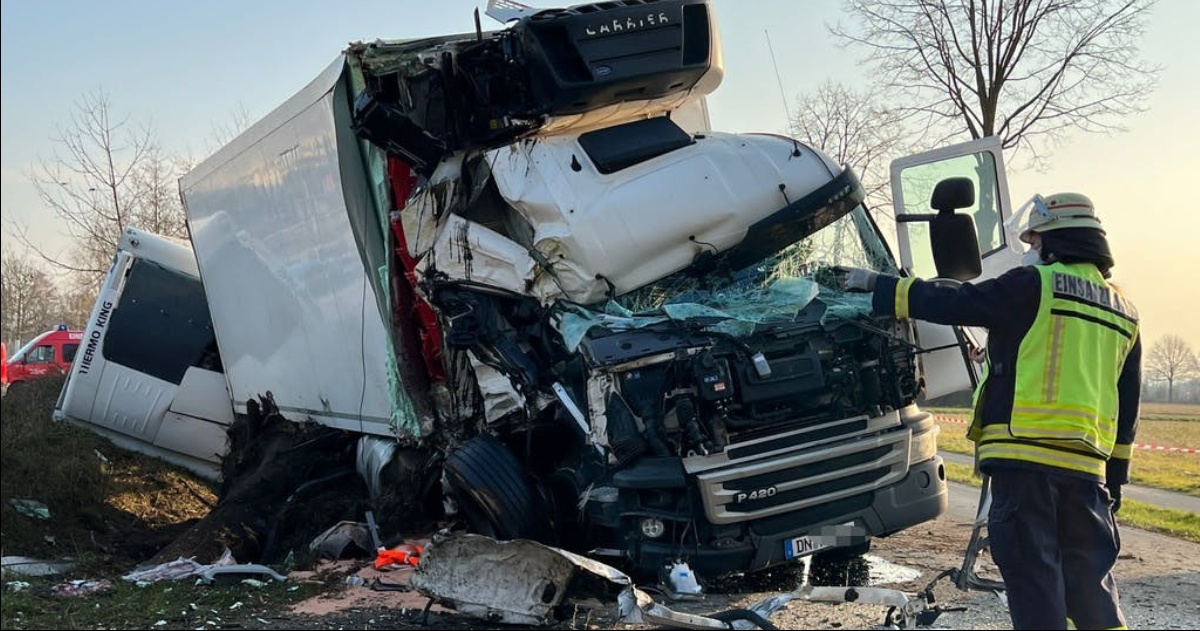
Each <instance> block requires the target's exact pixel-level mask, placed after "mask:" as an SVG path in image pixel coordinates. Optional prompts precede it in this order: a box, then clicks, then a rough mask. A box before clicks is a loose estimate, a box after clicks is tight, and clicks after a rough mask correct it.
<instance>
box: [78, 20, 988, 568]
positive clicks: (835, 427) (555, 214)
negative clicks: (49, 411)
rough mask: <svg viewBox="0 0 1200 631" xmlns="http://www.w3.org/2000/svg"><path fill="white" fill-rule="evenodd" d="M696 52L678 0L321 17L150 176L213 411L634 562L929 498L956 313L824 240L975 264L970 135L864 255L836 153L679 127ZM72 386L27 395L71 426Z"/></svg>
mask: <svg viewBox="0 0 1200 631" xmlns="http://www.w3.org/2000/svg"><path fill="white" fill-rule="evenodd" d="M722 72H723V69H722V64H721V56H720V46H719V39H718V34H717V29H716V24H715V22H714V20H713V15H712V9H711V7H710V6H709V5H708V4H707V3H706V2H704V1H702V0H659V1H655V2H604V3H598V4H589V5H580V6H577V7H572V8H569V9H561V10H559V9H555V10H544V11H538V12H533V13H527V14H523V15H519V16H516V17H515V18H514V19H513V20H512V21H510V22H509V23H508V24H507V25H506V27H505V28H503V29H501V30H498V31H493V32H483V31H480V30H478V27H477V30H476V32H472V33H468V34H464V35H457V36H448V37H438V38H432V39H423V40H412V41H376V42H373V43H366V44H354V45H351V46H350V47H349V48H348V49H347V50H346V51H345V53H344V54H343V55H341V56H340V57H339V58H338V59H337V60H335V61H334V62H333V63H332V64H331V65H330V66H329V67H328V68H327V69H326V70H325V71H324V72H323V73H321V75H320V76H318V77H317V78H316V79H315V80H314V81H313V82H312V83H310V84H309V85H308V86H307V87H305V88H304V89H303V90H301V91H300V92H299V93H297V94H296V95H295V96H293V97H292V98H291V99H289V100H288V101H287V102H285V103H284V104H283V105H281V106H280V107H279V108H277V109H276V110H275V111H273V112H272V113H271V114H269V115H268V116H267V117H265V118H264V119H263V120H261V121H259V122H257V123H256V124H254V125H253V126H252V127H251V128H249V129H248V130H247V131H246V132H244V133H243V134H241V135H240V136H239V137H237V138H236V139H235V140H233V141H232V142H230V143H229V144H228V145H226V146H225V147H223V148H221V149H220V150H219V151H217V152H216V153H215V154H214V155H213V156H211V157H210V158H208V159H207V160H205V161H204V162H203V163H201V164H200V165H198V166H197V167H196V168H195V169H194V170H193V171H192V172H190V173H188V174H187V175H186V176H185V177H184V178H183V179H182V181H181V185H180V187H181V195H182V198H183V201H184V204H185V208H186V214H187V219H188V225H189V229H190V233H191V243H192V246H193V248H194V252H195V257H196V262H197V263H198V269H199V276H200V279H201V280H202V281H203V290H204V293H205V295H206V297H207V309H208V311H209V312H210V313H211V324H212V332H213V333H214V334H215V339H216V343H217V346H218V347H219V351H220V352H219V359H220V364H221V368H222V369H223V375H224V378H225V383H226V385H227V387H228V400H230V401H231V402H232V411H233V413H234V414H235V415H245V414H247V412H248V409H249V408H250V407H252V405H253V403H254V401H255V399H257V398H259V397H262V396H264V395H268V394H269V396H270V397H271V399H272V400H273V402H274V404H276V405H277V406H278V410H279V412H280V413H282V414H283V415H284V416H286V417H288V418H289V419H291V420H294V421H297V422H306V421H313V422H316V423H319V424H322V425H325V426H328V427H334V428H340V429H341V430H345V431H347V432H351V433H352V434H354V435H356V436H359V437H360V438H359V440H358V448H357V466H358V469H359V473H360V474H362V476H363V477H364V479H366V480H367V481H368V486H369V487H370V488H371V489H372V490H374V491H378V490H379V489H381V488H386V486H387V485H388V484H389V471H390V469H389V463H390V462H392V461H394V460H395V459H396V458H398V457H399V456H398V455H397V454H402V453H426V454H428V453H432V454H439V456H438V457H435V458H434V459H433V461H432V464H431V465H430V466H431V467H436V468H438V470H439V471H440V479H441V483H440V485H439V488H436V489H433V491H432V492H433V493H434V494H435V495H439V496H440V498H441V499H442V500H443V502H442V504H443V506H444V509H445V511H446V512H447V513H448V514H450V515H457V516H459V517H461V518H462V519H463V520H464V521H466V522H467V523H468V524H469V525H470V527H471V529H472V530H474V531H476V532H480V533H484V534H488V535H492V536H495V537H498V538H503V539H513V538H531V539H536V540H540V541H543V542H547V543H551V544H555V545H559V546H563V547H566V548H569V549H573V550H579V551H583V552H586V553H589V554H592V555H596V556H600V557H609V558H615V559H620V560H624V561H627V562H628V563H629V565H630V566H631V567H633V568H634V569H635V570H637V571H639V572H647V573H649V572H657V571H658V570H659V569H660V568H662V567H663V565H664V564H667V563H670V562H672V561H674V560H677V559H683V560H686V561H687V562H688V563H690V564H691V566H692V567H693V568H694V569H695V570H696V571H697V572H699V573H701V574H704V573H709V574H719V573H726V572H734V571H753V570H758V569H762V568H766V567H768V566H771V565H774V564H778V563H783V562H787V561H789V560H791V559H797V558H800V557H803V556H807V555H810V554H813V553H817V552H820V551H822V550H827V549H832V548H844V549H850V550H862V549H864V548H865V545H866V544H867V542H869V540H870V538H872V537H881V536H886V535H888V534H891V533H895V532H897V531H900V530H903V529H905V528H908V527H911V526H913V525H916V524H919V523H922V522H925V521H927V520H931V519H934V518H935V517H937V516H938V515H939V514H941V513H942V512H943V511H944V510H945V507H946V501H947V496H946V493H947V491H946V483H945V476H944V472H943V468H942V461H941V459H940V458H939V457H938V456H937V446H936V436H937V426H936V425H935V423H934V422H933V419H932V417H931V416H930V415H929V414H928V413H926V412H923V411H921V410H920V409H919V408H918V407H917V405H916V404H915V400H916V399H917V398H918V396H919V394H920V393H921V392H922V389H923V388H924V389H925V390H926V394H928V395H930V396H934V395H936V394H942V393H946V392H952V391H955V390H958V389H962V388H966V387H969V385H970V384H969V381H968V372H967V371H966V370H965V367H964V363H965V361H966V360H965V355H964V352H963V349H962V345H961V343H960V342H961V341H962V335H963V332H956V331H952V330H951V329H948V328H946V327H927V328H926V329H924V330H922V331H920V332H919V333H918V332H916V331H914V330H913V328H912V326H913V325H912V324H910V323H907V322H897V321H894V320H891V319H888V318H877V317H873V316H871V315H870V310H869V303H868V299H867V298H866V297H864V296H861V295H853V294H843V293H841V292H840V291H838V290H837V289H836V287H837V283H836V282H835V280H834V279H835V276H836V273H837V271H836V267H837V266H838V265H854V266H863V267H871V268H874V269H878V270H881V271H886V272H891V273H897V272H898V270H899V269H901V268H902V267H903V268H904V269H906V270H908V271H910V272H911V271H914V270H916V271H919V272H926V273H925V274H924V275H926V276H927V277H932V276H938V275H940V276H947V277H951V278H957V279H958V280H965V279H969V278H971V277H974V276H976V275H979V274H980V271H981V270H980V266H979V262H980V256H979V248H978V247H977V243H979V242H982V243H983V244H984V248H983V249H984V251H985V257H984V265H983V272H984V275H991V274H993V273H995V272H994V270H993V269H992V268H993V267H996V266H995V265H993V264H992V263H991V262H990V261H996V260H1006V261H1007V259H1008V258H1009V254H1011V252H1012V250H1010V249H1009V248H1008V247H1007V246H1006V243H1008V242H1010V240H1009V239H1008V238H1006V235H1005V234H1004V233H1003V231H1002V230H1001V227H1000V226H1001V220H1002V215H1004V214H1005V213H1006V210H1005V209H1006V208H1007V193H1006V190H1005V187H1004V182H1003V168H1002V160H1001V158H1000V149H999V146H998V145H997V144H996V143H994V142H989V141H985V142H980V143H971V144H969V145H964V146H959V147H953V148H950V149H947V150H943V151H942V152H939V153H935V154H928V155H924V156H918V157H915V158H912V159H910V160H909V161H908V162H904V163H898V165H899V166H898V167H897V169H898V170H894V173H893V180H894V182H893V186H894V188H895V201H896V204H897V213H898V215H900V216H902V218H907V219H909V220H912V221H908V222H905V223H901V224H900V248H901V255H902V259H903V260H902V261H901V262H897V261H896V260H895V258H894V257H893V255H892V254H891V252H890V251H889V249H888V246H887V245H886V242H885V240H884V239H883V237H882V234H881V232H880V230H879V229H878V227H877V226H876V225H875V223H874V222H873V220H872V218H871V215H870V213H869V212H868V210H867V208H866V207H865V206H864V205H863V198H864V193H863V189H862V187H861V186H860V184H859V182H858V180H857V178H856V177H855V174H854V172H853V170H852V169H851V168H850V167H848V166H843V165H838V164H836V163H834V162H833V161H832V160H831V159H830V158H829V157H828V156H826V155H824V154H823V153H822V152H821V151H819V150H817V149H815V148H813V147H810V146H807V145H805V144H803V143H801V142H798V141H796V140H794V139H791V138H787V137H782V136H778V135H771V134H729V133H721V132H716V131H712V130H711V129H710V128H709V123H708V116H707V110H706V108H705V103H704V97H705V96H706V95H708V94H710V93H711V92H712V91H713V90H715V89H716V87H717V86H718V85H719V83H720V80H721V76H722ZM953 176H960V179H958V180H952V181H947V182H943V180H946V179H947V178H951V177H953ZM962 177H965V178H966V180H963V179H962ZM967 180H969V181H967ZM964 182H965V184H966V186H965V188H964V187H963V184H964ZM955 184H956V185H955ZM943 185H944V186H943ZM935 187H937V191H938V193H937V194H936V195H935V194H934V193H935ZM975 190H978V191H979V196H978V197H979V199H978V201H976V200H975V195H974V191H975ZM931 199H932V200H933V210H936V211H937V214H936V215H921V216H912V215H906V214H905V211H904V208H905V207H906V203H907V207H909V208H912V209H914V210H918V209H919V210H920V211H922V212H929V210H930V204H931ZM939 199H940V201H939ZM972 218H973V219H974V221H971V219H972ZM913 221H920V222H922V223H914V222H913ZM926 225H928V230H927V233H926V232H923V231H919V230H915V228H918V227H919V228H922V229H924V228H925V226H926ZM910 233H911V234H910ZM925 240H928V241H929V242H930V243H931V244H932V249H930V248H929V246H927V245H925V244H924V243H923V241H925ZM989 257H990V260H989ZM934 261H936V268H937V269H936V270H935V269H933V266H932V262H934ZM923 268H924V269H923ZM939 272H940V274H939ZM102 300H105V298H104V297H102ZM111 302H112V303H113V304H115V305H117V307H116V313H119V312H120V310H121V309H123V308H124V307H123V306H121V305H120V304H119V302H118V300H117V299H115V298H114V299H113V300H111ZM166 308H167V309H169V307H166ZM113 317H114V318H115V317H116V316H115V315H114V316H113ZM93 324H94V323H93ZM90 331H91V329H89V334H90ZM212 356H213V357H216V356H217V355H216V354H215V353H214V354H213V355H212ZM186 361H187V362H192V361H193V358H190V357H189V358H187V360H186ZM189 365H190V364H189ZM79 369H80V367H79V365H78V362H77V365H76V367H75V370H74V371H73V374H72V376H71V381H72V382H74V381H76V380H77V379H78V376H77V375H76V374H75V373H77V372H78V371H79ZM930 375H936V378H932V379H931V378H929V376H930ZM184 379H186V375H184ZM73 385H74V384H73V383H70V382H69V383H68V386H67V389H66V390H64V401H63V402H62V403H60V412H62V411H63V410H67V411H68V413H66V414H63V416H66V417H68V418H72V419H74V420H77V421H80V422H85V423H92V424H96V423H97V421H96V417H94V416H91V413H90V412H88V411H86V410H85V408H87V409H88V410H90V409H94V408H96V406H99V405H100V404H99V402H98V400H97V401H94V402H91V406H90V407H88V406H84V407H79V406H77V407H76V408H75V409H79V410H84V411H80V412H77V413H76V412H69V410H70V409H72V408H71V405H72V403H71V399H72V397H73V396H83V397H85V398H86V397H88V396H92V397H93V398H94V396H95V395H94V393H93V394H88V393H82V394H76V395H73V394H72V386H73ZM76 390H78V389H76ZM116 431H121V430H120V429H117V430H116ZM134 440H140V441H143V442H146V441H147V440H151V439H147V438H146V437H141V438H138V437H135V438H134ZM172 449H175V448H174V447H172V446H171V445H167V446H164V447H159V448H158V450H159V451H171V450H172ZM206 449H207V447H206ZM422 462H424V461H422Z"/></svg>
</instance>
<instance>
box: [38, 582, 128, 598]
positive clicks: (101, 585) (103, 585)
mask: <svg viewBox="0 0 1200 631" xmlns="http://www.w3.org/2000/svg"><path fill="white" fill-rule="evenodd" d="M112 591H113V584H112V581H110V580H108V579H106V578H102V579H77V580H73V581H66V582H63V583H59V584H57V585H55V586H53V587H51V588H50V593H51V594H53V595H55V596H61V597H66V598H82V597H84V596H96V595H99V594H107V593H110V592H112Z"/></svg>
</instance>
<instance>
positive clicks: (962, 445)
mask: <svg viewBox="0 0 1200 631" xmlns="http://www.w3.org/2000/svg"><path fill="white" fill-rule="evenodd" d="M931 411H932V412H934V413H936V414H944V415H947V416H954V417H957V418H961V419H966V418H967V417H968V415H969V413H970V411H969V410H966V409H963V408H940V409H936V410H931ZM939 425H940V426H941V428H942V433H941V434H940V435H939V436H938V447H939V448H940V449H944V450H946V451H952V452H955V453H960V454H968V455H970V454H973V453H975V447H974V444H973V443H971V441H969V440H967V426H966V425H964V424H960V423H949V422H939ZM1136 442H1138V443H1139V444H1147V445H1167V446H1171V447H1190V448H1193V449H1200V405H1180V404H1165V403H1160V404H1153V403H1152V404H1148V405H1147V406H1146V407H1144V408H1143V410H1142V421H1141V424H1140V425H1139V427H1138V435H1137V441H1136ZM1130 469H1131V472H1130V479H1131V481H1132V482H1133V483H1134V484H1141V485H1143V486H1149V487H1154V488H1157V489H1163V490H1166V491H1176V492H1179V493H1187V494H1189V495H1196V496H1200V454H1186V453H1178V452H1167V451H1151V450H1143V449H1137V450H1134V453H1133V462H1132V464H1131V466H1130Z"/></svg>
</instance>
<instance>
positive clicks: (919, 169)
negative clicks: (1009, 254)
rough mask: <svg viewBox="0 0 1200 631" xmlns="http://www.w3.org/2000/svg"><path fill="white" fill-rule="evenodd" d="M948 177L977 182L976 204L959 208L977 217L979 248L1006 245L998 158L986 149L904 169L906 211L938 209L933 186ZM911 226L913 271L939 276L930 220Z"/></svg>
mask: <svg viewBox="0 0 1200 631" xmlns="http://www.w3.org/2000/svg"><path fill="white" fill-rule="evenodd" d="M948 177H968V178H971V180H973V181H974V183H975V205H974V206H971V207H969V208H963V209H961V210H958V211H957V212H959V213H962V214H967V215H970V216H971V217H972V218H973V219H974V220H975V230H976V233H977V234H978V236H979V252H980V253H981V254H983V255H984V256H987V255H988V254H989V253H992V252H995V251H997V250H1000V249H1001V248H1003V247H1005V241H1004V231H1003V229H1002V228H1003V226H1002V223H1003V222H1002V221H1001V219H1000V193H999V191H1000V188H999V182H998V178H997V176H996V161H995V159H994V158H993V157H992V154H991V153H988V152H986V151H981V152H979V153H975V154H971V155H965V156H959V157H956V158H952V159H949V160H942V161H939V162H933V163H929V164H919V165H915V166H912V167H909V168H907V169H904V170H903V171H902V172H901V174H900V185H901V186H902V187H903V191H904V200H905V204H907V208H906V209H905V210H906V212H909V213H931V212H936V211H934V210H933V209H932V208H930V206H929V198H930V196H931V195H932V194H933V187H934V186H936V185H937V183H938V182H940V181H942V180H943V179H945V178H948ZM908 230H909V235H910V237H909V243H910V247H911V248H912V258H913V272H914V273H915V274H916V275H917V276H919V277H922V278H932V277H934V276H936V275H937V272H936V271H935V268H934V265H933V253H932V251H931V250H930V247H929V224H926V223H910V224H908Z"/></svg>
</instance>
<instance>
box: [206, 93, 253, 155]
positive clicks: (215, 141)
mask: <svg viewBox="0 0 1200 631" xmlns="http://www.w3.org/2000/svg"><path fill="white" fill-rule="evenodd" d="M253 124H254V116H252V115H251V114H250V110H247V109H246V105H245V104H243V103H238V105H237V107H236V108H234V109H233V111H232V112H230V113H229V118H228V119H227V120H226V121H225V122H224V123H213V125H212V132H211V133H210V134H209V147H208V153H214V152H216V150H217V149H220V148H221V147H222V146H224V145H225V144H227V143H228V142H229V141H231V140H233V139H234V138H237V137H238V135H239V134H241V133H242V132H244V131H246V130H247V129H249V128H250V125H253Z"/></svg>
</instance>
